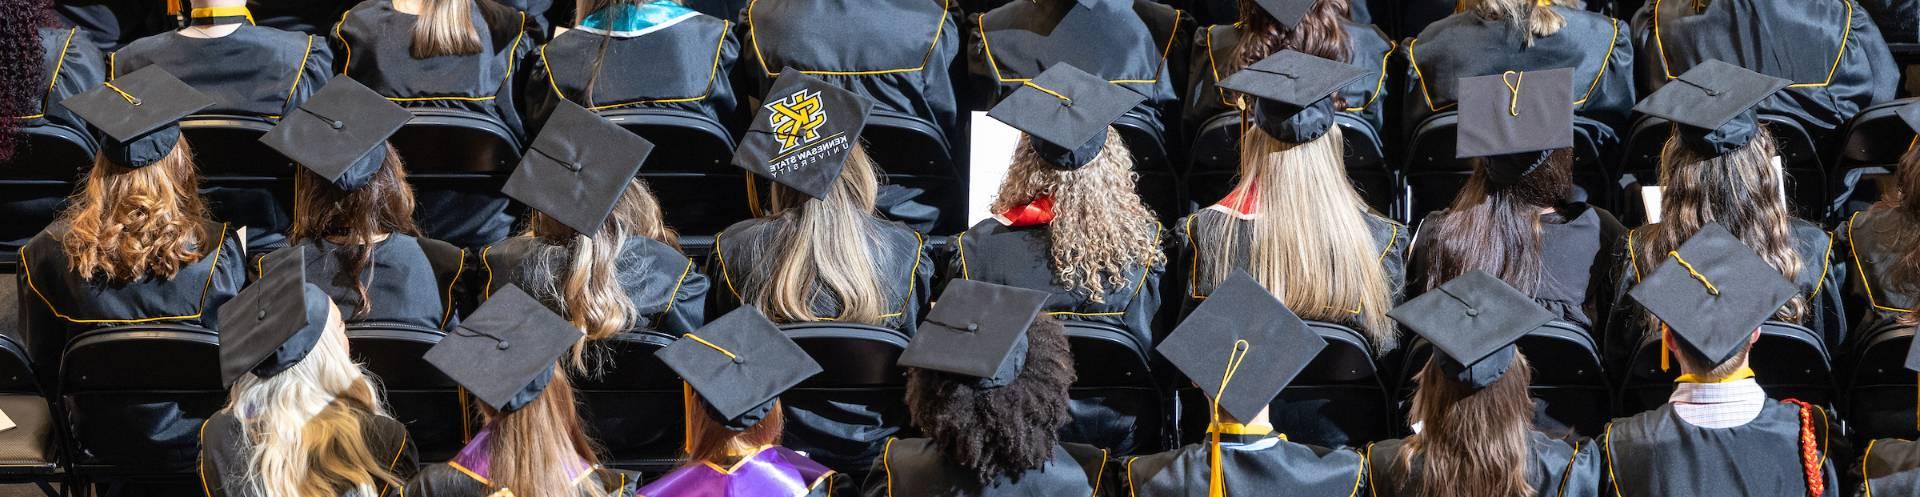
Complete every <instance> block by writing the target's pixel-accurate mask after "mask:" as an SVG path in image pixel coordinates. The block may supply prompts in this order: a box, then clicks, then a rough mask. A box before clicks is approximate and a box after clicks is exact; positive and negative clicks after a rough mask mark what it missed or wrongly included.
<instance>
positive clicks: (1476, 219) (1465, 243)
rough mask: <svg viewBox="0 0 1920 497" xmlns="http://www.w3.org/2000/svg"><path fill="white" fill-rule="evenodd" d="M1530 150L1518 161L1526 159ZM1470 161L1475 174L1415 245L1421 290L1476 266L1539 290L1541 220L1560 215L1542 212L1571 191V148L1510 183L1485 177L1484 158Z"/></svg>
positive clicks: (1542, 271)
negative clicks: (1497, 182)
mask: <svg viewBox="0 0 1920 497" xmlns="http://www.w3.org/2000/svg"><path fill="white" fill-rule="evenodd" d="M1534 157H1535V155H1534V154H1526V157H1525V158H1518V159H1517V160H1523V161H1530V160H1532V159H1533V158H1534ZM1489 160H1516V158H1511V157H1495V158H1481V159H1477V160H1475V161H1474V168H1473V174H1472V175H1471V176H1468V177H1467V184H1466V186H1464V187H1462V188H1461V189H1460V193H1459V194H1458V195H1457V196H1455V197H1454V198H1453V205H1452V206H1449V207H1448V209H1447V211H1446V213H1445V214H1444V215H1442V216H1440V217H1439V218H1437V219H1434V220H1433V221H1431V222H1432V223H1433V228H1432V231H1430V232H1428V233H1427V234H1426V236H1423V237H1421V239H1420V242H1421V243H1420V245H1419V246H1416V247H1414V249H1415V253H1414V257H1415V258H1416V260H1418V261H1420V262H1421V266H1422V267H1423V268H1424V270H1425V271H1424V274H1423V275H1421V277H1422V278H1423V279H1424V281H1423V282H1422V283H1421V288H1423V289H1425V290H1432V289H1434V288H1435V287H1438V286H1440V284H1442V283H1446V282H1447V281H1450V280H1452V279H1454V278H1457V277H1459V276H1461V275H1464V274H1467V273H1469V272H1472V271H1474V270H1480V271H1486V272H1487V274H1491V275H1494V276H1496V277H1499V278H1500V279H1501V280H1502V281H1506V282H1507V284H1508V285H1513V287H1514V288H1516V289H1519V290H1520V291H1521V292H1524V293H1526V294H1528V295H1533V294H1534V293H1535V292H1538V291H1539V290H1540V285H1541V282H1542V281H1541V280H1542V279H1543V278H1545V277H1546V268H1545V267H1544V263H1543V261H1542V260H1541V257H1542V256H1543V253H1542V250H1543V248H1542V246H1543V243H1545V242H1544V241H1543V240H1541V239H1540V229H1541V224H1542V223H1545V222H1548V221H1559V219H1558V217H1559V215H1558V214H1544V215H1543V214H1541V210H1542V209H1548V208H1552V207H1554V206H1556V205H1559V204H1560V203H1561V202H1562V201H1564V200H1565V199H1566V198H1567V194H1568V193H1569V192H1571V191H1572V190H1573V172H1572V163H1573V150H1572V149H1560V150H1555V151H1553V152H1552V154H1551V155H1550V156H1549V157H1548V158H1547V163H1546V164H1543V165H1541V166H1540V167H1539V168H1537V169H1535V170H1533V172H1530V173H1527V174H1526V175H1525V176H1521V177H1520V181H1519V182H1516V183H1514V184H1512V185H1499V184H1495V183H1493V182H1492V181H1490V180H1489V179H1488V178H1487V161H1489Z"/></svg>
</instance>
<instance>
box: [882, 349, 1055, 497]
mask: <svg viewBox="0 0 1920 497" xmlns="http://www.w3.org/2000/svg"><path fill="white" fill-rule="evenodd" d="M1073 380H1074V372H1073V352H1072V350H1071V349H1069V348H1068V347H1067V335H1066V328H1064V327H1062V326H1061V325H1060V322H1059V321H1056V320H1054V319H1053V318H1051V317H1041V318H1040V319H1038V320H1036V321H1035V322H1034V324H1033V326H1032V327H1031V328H1028V329H1027V362H1026V367H1025V368H1023V369H1021V370H1020V375H1019V376H1018V377H1017V378H1016V379H1014V381H1013V383H1012V384H1009V385H1007V386H1004V387H1000V388H990V389H983V388H977V387H975V386H974V379H973V378H967V377H961V376H955V375H951V374H947V373H942V372H938V371H930V370H922V369H913V370H910V371H909V372H908V373H907V410H908V411H911V413H912V415H913V425H914V426H915V427H917V428H920V431H921V432H924V433H926V435H927V437H929V438H931V439H933V446H934V447H935V448H936V449H938V450H939V451H940V453H941V455H943V456H945V457H946V459H947V462H948V463H951V464H954V465H957V466H959V467H961V468H963V469H966V470H967V471H970V472H972V473H973V476H974V477H975V478H976V479H978V481H979V482H980V483H982V484H985V483H988V482H991V481H993V480H994V479H996V478H1002V477H1011V476H1014V475H1019V474H1021V473H1023V472H1026V471H1028V470H1031V469H1033V468H1038V467H1040V466H1041V465H1042V464H1045V463H1046V461H1047V459H1048V458H1051V457H1052V456H1053V448H1054V446H1056V445H1057V444H1058V443H1059V438H1060V437H1059V434H1058V431H1059V429H1060V426H1062V425H1065V424H1066V423H1067V421H1069V420H1070V417H1069V415H1068V412H1067V387H1068V386H1071V385H1072V384H1073Z"/></svg>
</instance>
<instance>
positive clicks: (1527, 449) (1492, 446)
mask: <svg viewBox="0 0 1920 497" xmlns="http://www.w3.org/2000/svg"><path fill="white" fill-rule="evenodd" d="M1439 361H1440V360H1439V359H1438V358H1437V357H1436V358H1434V359H1432V360H1428V361H1427V365H1426V367H1424V368H1422V369H1421V370H1420V378H1419V385H1420V387H1419V389H1418V390H1415V391H1414V393H1413V412H1412V413H1411V416H1410V417H1411V418H1412V419H1413V420H1415V421H1419V422H1420V426H1421V427H1422V428H1421V430H1420V432H1419V433H1415V434H1413V436H1409V437H1407V441H1406V447H1405V450H1402V451H1400V454H1399V457H1398V458H1397V459H1396V460H1395V461H1393V463H1394V465H1395V466H1396V467H1399V468H1401V469H1402V470H1403V471H1402V474H1412V473H1415V472H1418V473H1419V474H1420V475H1421V477H1420V480H1419V481H1414V482H1408V484H1410V485H1411V486H1412V487H1413V488H1414V489H1415V492H1414V493H1413V495H1420V496H1423V497H1528V496H1531V495H1535V493H1534V491H1535V490H1536V489H1535V488H1533V485H1532V484H1531V483H1528V482H1527V468H1528V467H1529V464H1528V463H1529V462H1530V461H1532V452H1531V450H1532V449H1531V445H1530V444H1529V442H1528V438H1529V434H1530V433H1531V432H1532V431H1533V427H1532V421H1533V399H1532V398H1530V397H1529V396H1528V393H1527V385H1528V384H1529V383H1531V382H1532V381H1533V367H1532V366H1531V365H1529V364H1528V363H1527V357H1526V356H1524V355H1520V354H1519V353H1518V352H1515V353H1514V355H1513V365H1512V366H1510V367H1509V368H1508V369H1507V373H1506V374H1505V375H1502V376H1501V377H1500V379H1498V380H1494V382H1493V384H1492V385H1488V386H1487V387H1486V388H1483V389H1479V390H1475V389H1473V388H1472V387H1470V386H1468V385H1466V384H1464V383H1461V382H1460V381H1458V380H1455V379H1454V378H1453V376H1452V375H1448V374H1446V372H1445V371H1444V370H1442V369H1440V366H1439ZM1416 456H1418V458H1419V461H1418V463H1419V464H1418V466H1419V467H1418V468H1417V470H1416V469H1415V468H1414V466H1415V461H1414V458H1415V457H1416Z"/></svg>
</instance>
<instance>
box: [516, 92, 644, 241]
mask: <svg viewBox="0 0 1920 497" xmlns="http://www.w3.org/2000/svg"><path fill="white" fill-rule="evenodd" d="M652 153H653V142H650V141H647V139H645V138H641V137H640V135H636V134H633V133H632V132H629V131H627V130H625V129H622V128H621V127H620V126H619V125H616V124H613V123H612V122H609V121H607V120H606V118H603V117H600V115H599V114H594V113H593V111H590V110H587V109H586V108H585V107H581V106H579V105H578V104H574V103H572V102H561V103H560V106H559V107H557V108H555V109H554V111H553V117H550V118H548V119H547V127H546V128H545V129H542V130H541V131H540V136H539V137H536V138H534V140H533V146H532V147H531V149H530V150H529V152H528V153H527V155H526V157H525V158H523V159H521V160H520V165H519V167H516V168H514V170H513V175H512V176H511V177H508V178H507V184H506V186H505V187H503V188H501V191H503V192H505V193H506V194H507V196H509V197H513V199H514V200H518V201H520V203H523V204H527V207H532V208H534V209H535V210H538V211H540V212H541V213H543V214H546V215H547V216H548V217H552V218H554V220H557V221H560V223H561V224H565V225H567V227H570V228H573V230H574V231H577V232H580V233H583V234H586V235H589V236H591V235H592V234H594V233H598V232H599V231H600V227H601V225H603V224H605V223H606V221H607V216H608V215H611V214H612V213H613V206H614V205H615V204H618V203H620V196H621V195H622V194H624V193H625V192H626V191H627V183H628V182H629V181H632V180H633V177H634V175H635V174H638V173H639V172H640V164H642V163H644V162H646V160H647V156H648V155H650V154H652Z"/></svg>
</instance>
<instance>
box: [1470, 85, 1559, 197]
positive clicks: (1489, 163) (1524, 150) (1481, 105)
mask: <svg viewBox="0 0 1920 497" xmlns="http://www.w3.org/2000/svg"><path fill="white" fill-rule="evenodd" d="M1459 87H1460V98H1459V101H1460V107H1459V108H1460V115H1459V118H1460V126H1459V132H1458V133H1456V138H1455V140H1456V145H1457V146H1456V148H1455V156H1456V157H1457V158H1461V159H1467V158H1473V157H1486V158H1487V160H1486V161H1484V164H1485V166H1484V167H1485V168H1486V170H1487V175H1488V177H1489V178H1490V179H1492V180H1493V181H1494V182H1496V183H1500V184H1513V183H1514V182H1517V181H1519V180H1520V177H1522V176H1526V175H1527V173H1531V172H1533V170H1534V169H1537V168H1539V167H1540V166H1542V165H1544V164H1546V162H1547V157H1548V156H1550V155H1551V154H1552V152H1553V151H1554V150H1559V149H1563V148H1572V147H1573V103H1572V102H1573V70H1572V69H1554V70H1550V71H1527V72H1523V71H1507V72H1505V73H1503V74H1497V75H1492V76H1479V77H1473V78H1460V85H1459Z"/></svg>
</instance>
